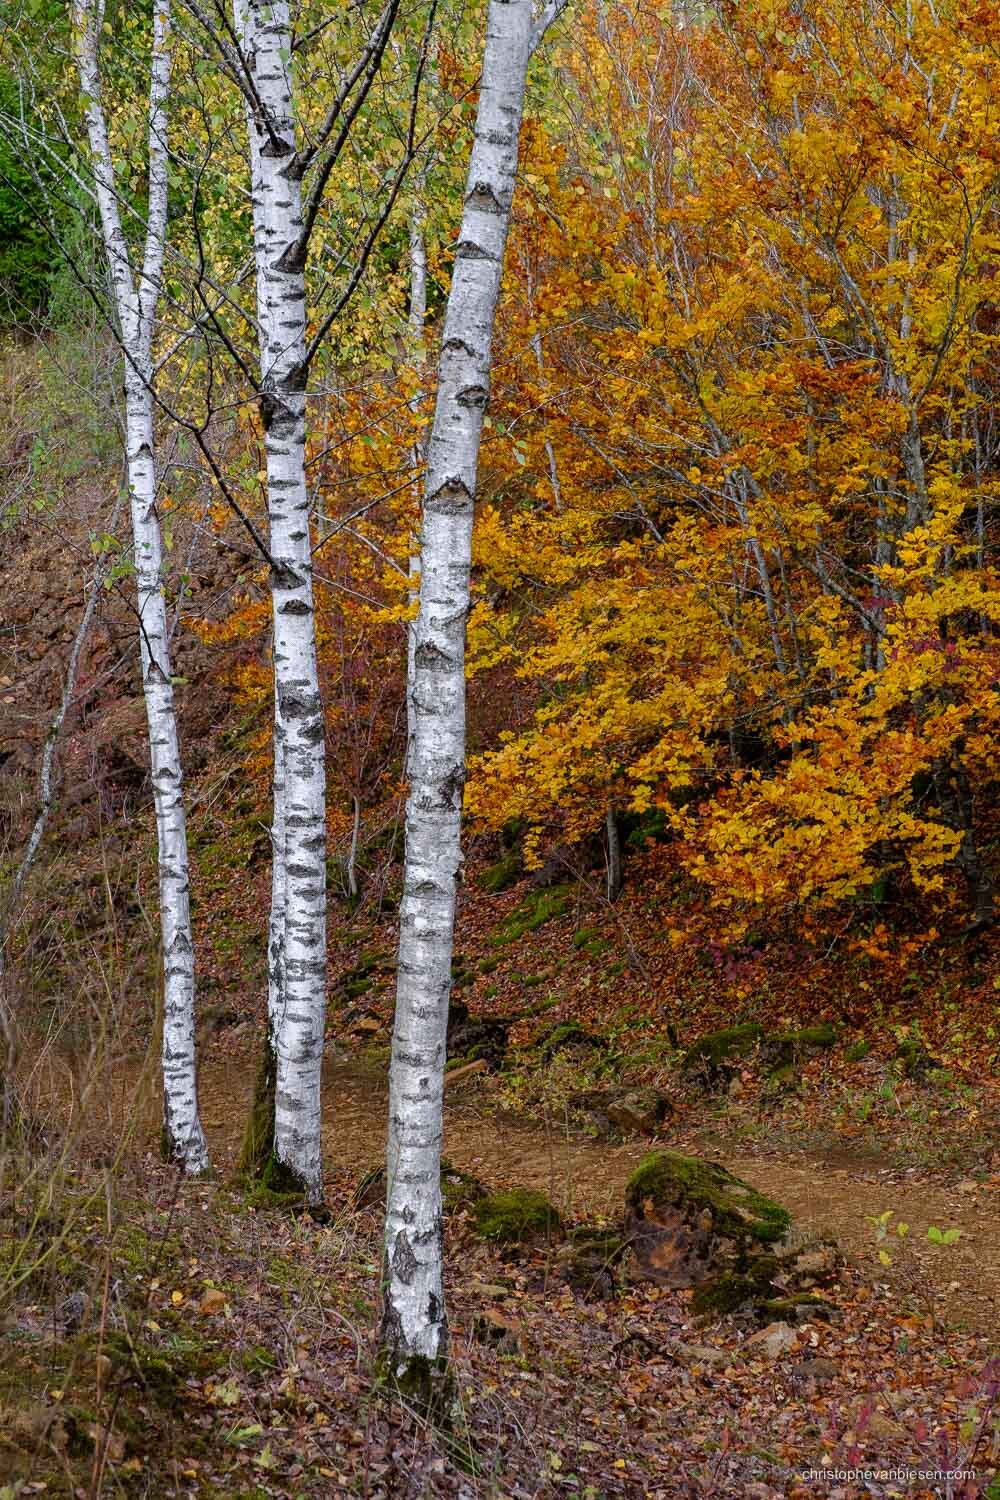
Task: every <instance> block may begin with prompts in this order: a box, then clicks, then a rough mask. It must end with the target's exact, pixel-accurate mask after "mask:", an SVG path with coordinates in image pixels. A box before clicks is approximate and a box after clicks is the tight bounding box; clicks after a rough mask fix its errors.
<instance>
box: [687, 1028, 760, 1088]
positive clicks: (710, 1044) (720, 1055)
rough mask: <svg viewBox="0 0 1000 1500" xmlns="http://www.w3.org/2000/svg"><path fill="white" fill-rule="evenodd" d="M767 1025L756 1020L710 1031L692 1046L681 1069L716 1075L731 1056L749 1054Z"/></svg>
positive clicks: (694, 1072) (692, 1072) (690, 1072)
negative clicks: (759, 1023) (764, 1025)
mask: <svg viewBox="0 0 1000 1500" xmlns="http://www.w3.org/2000/svg"><path fill="white" fill-rule="evenodd" d="M763 1036H764V1028H763V1026H759V1025H758V1024H757V1022H756V1021H747V1022H746V1023H745V1024H744V1025H742V1026H728V1027H726V1028H725V1029H724V1030H722V1031H710V1032H709V1033H708V1034H707V1036H703V1037H699V1039H698V1041H696V1042H695V1043H694V1044H693V1046H691V1047H689V1048H688V1050H687V1051H686V1052H685V1054H684V1057H683V1058H682V1060H681V1070H682V1072H684V1073H689V1074H707V1075H714V1074H715V1073H717V1072H718V1070H719V1068H720V1065H721V1064H723V1063H725V1062H727V1061H728V1060H729V1059H730V1058H738V1057H746V1056H747V1054H748V1053H750V1052H752V1051H753V1049H754V1047H756V1046H757V1044H758V1042H760V1041H761V1040H762V1039H763Z"/></svg>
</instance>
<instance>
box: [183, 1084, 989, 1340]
mask: <svg viewBox="0 0 1000 1500" xmlns="http://www.w3.org/2000/svg"><path fill="white" fill-rule="evenodd" d="M252 1076H253V1064H252V1062H251V1061H250V1060H249V1059H247V1060H246V1061H245V1062H243V1061H232V1062H225V1063H212V1062H209V1063H208V1064H207V1066H206V1067H205V1068H204V1069H203V1072H202V1083H201V1092H202V1114H203V1119H204V1122H205V1128H206V1132H207V1134H208V1136H209V1141H210V1144H211V1147H212V1151H213V1156H214V1159H215V1160H216V1162H217V1164H218V1165H219V1167H220V1168H222V1169H223V1170H226V1168H227V1167H231V1166H232V1165H233V1164H234V1162H235V1159H236V1154H237V1152H238V1149H239V1142H240V1134H241V1130H242V1124H243V1121H244V1120H245V1118H246V1110H247V1106H248V1104H249V1099H250V1083H251V1079H252ZM324 1116H325V1121H326V1141H327V1150H328V1153H329V1162H330V1171H331V1174H332V1176H333V1177H335V1178H336V1179H337V1180H343V1177H344V1176H345V1175H346V1176H348V1177H358V1176H360V1175H361V1173H362V1172H363V1171H365V1170H366V1169H367V1168H368V1167H370V1166H372V1165H374V1164H375V1163H377V1162H378V1160H379V1158H380V1155H381V1152H382V1149H383V1142H384V1140H385V1129H386V1086H385V1079H384V1074H383V1073H382V1072H381V1071H379V1070H376V1069H373V1068H370V1067H364V1066H362V1065H359V1064H354V1063H348V1062H339V1063H336V1064H332V1065H330V1067H329V1068H328V1070H327V1077H326V1085H325V1100H324ZM663 1144H665V1145H669V1146H671V1147H674V1148H676V1149H680V1150H685V1149H686V1150H694V1151H699V1150H701V1151H703V1152H704V1153H705V1154H708V1155H711V1156H712V1157H714V1158H717V1159H719V1160H721V1161H723V1162H724V1163H725V1165H726V1166H727V1167H729V1169H730V1170H731V1171H733V1172H736V1173H737V1174H738V1175H739V1176H741V1177H745V1178H746V1179H747V1181H749V1182H751V1183H753V1184H754V1185H755V1186H756V1187H759V1188H760V1189H761V1190H763V1191H765V1192H767V1193H769V1194H770V1195H771V1196H772V1197H774V1198H777V1199H778V1200H779V1201H780V1202H781V1203H783V1204H785V1205H786V1207H788V1208H789V1209H790V1210H791V1212H792V1214H793V1216H794V1217H795V1219H796V1221H797V1222H798V1223H799V1225H800V1226H801V1227H802V1228H805V1229H808V1230H815V1231H816V1232H817V1233H822V1234H827V1235H831V1236H832V1237H833V1238H835V1239H836V1240H837V1242H838V1243H839V1244H840V1245H841V1247H842V1248H843V1249H844V1250H845V1251H846V1252H847V1253H849V1254H851V1255H853V1256H856V1257H858V1258H859V1259H861V1260H863V1261H864V1262H865V1263H866V1264H868V1265H869V1266H870V1268H871V1274H872V1275H873V1277H875V1278H876V1279H879V1280H885V1281H889V1282H891V1283H893V1284H894V1285H895V1286H896V1288H897V1290H898V1291H899V1292H900V1293H901V1294H902V1295H906V1296H911V1297H915V1298H917V1300H918V1303H919V1305H920V1306H921V1307H922V1308H923V1310H924V1311H925V1312H930V1311H931V1309H932V1308H933V1310H934V1311H935V1312H936V1314H937V1315H938V1316H940V1317H944V1318H946V1319H948V1320H949V1321H953V1322H964V1323H966V1324H968V1325H969V1326H971V1327H974V1328H979V1329H983V1330H986V1331H990V1330H994V1329H996V1328H997V1327H998V1326H1000V1184H998V1183H997V1182H996V1181H995V1180H994V1181H993V1182H992V1183H990V1184H980V1183H976V1182H973V1181H971V1180H964V1181H963V1180H961V1179H957V1180H956V1181H955V1182H954V1183H951V1184H947V1183H942V1182H940V1181H938V1180H935V1181H926V1180H921V1179H919V1178H917V1177H915V1176H914V1175H913V1174H911V1173H901V1172H898V1171H888V1170H886V1171H879V1170H876V1169H874V1168H873V1167H872V1166H871V1165H870V1164H860V1163H859V1164H858V1165H857V1166H854V1167H851V1166H832V1165H830V1164H828V1163H825V1162H818V1161H812V1160H810V1159H809V1158H805V1157H802V1156H796V1157H794V1158H792V1157H788V1156H779V1155H768V1156H763V1155H754V1156H749V1155H747V1154H746V1144H745V1141H740V1142H736V1141H734V1142H733V1143H732V1144H731V1145H730V1144H729V1143H728V1142H726V1140H725V1139H724V1138H723V1139H722V1140H720V1139H719V1138H718V1136H717V1135H716V1137H715V1139H714V1140H713V1143H712V1145H711V1147H710V1148H706V1147H705V1146H704V1144H703V1143H701V1142H699V1140H698V1138H697V1136H683V1135H682V1136H679V1137H678V1136H670V1137H669V1138H666V1139H664V1141H663ZM649 1149H650V1142H648V1141H635V1142H626V1143H623V1144H618V1145H609V1144H607V1143H604V1142H598V1141H594V1140H592V1139H590V1138H587V1137H583V1136H581V1135H579V1134H577V1133H575V1132H572V1131H568V1130H567V1129H566V1128H565V1127H563V1128H560V1126H559V1124H558V1123H557V1122H555V1121H550V1122H548V1123H546V1122H544V1121H541V1122H533V1121H526V1120H524V1119H521V1118H517V1117H513V1116H511V1115H509V1114H506V1113H504V1112H503V1111H500V1110H497V1109H496V1108H495V1107H493V1106H492V1104H491V1102H490V1100H489V1097H488V1095H486V1094H485V1093H484V1092H483V1090H482V1087H481V1084H480V1083H478V1082H477V1081H475V1080H470V1081H469V1083H467V1084H462V1085H458V1086H457V1087H456V1089H455V1090H454V1093H453V1094H452V1095H451V1096H450V1097H448V1099H447V1104H446V1138H445V1151H446V1154H447V1155H448V1156H449V1158H450V1159H451V1160H452V1161H453V1162H454V1163H455V1165H456V1166H459V1167H463V1168H465V1169H466V1170H467V1171H471V1172H474V1173H475V1174H476V1175H477V1176H478V1177H481V1178H482V1179H483V1180H484V1181H485V1182H486V1183H488V1184H489V1185H491V1186H497V1187H499V1186H503V1185H512V1184H518V1185H522V1186H526V1187H537V1188H541V1189H543V1190H544V1191H545V1192H547V1193H548V1194H549V1195H550V1197H551V1198H552V1199H553V1201H554V1202H555V1203H556V1204H557V1205H558V1207H559V1208H560V1209H562V1210H564V1211H565V1212H566V1213H568V1214H571V1215H578V1216H582V1215H587V1216H598V1215H608V1216H614V1215H615V1214H618V1213H620V1212H621V1205H622V1195H623V1189H624V1186H625V1183H626V1181H627V1179H628V1177H629V1175H630V1174H631V1172H632V1171H633V1169H634V1167H635V1165H636V1164H637V1163H638V1162H639V1161H640V1160H641V1159H642V1157H643V1156H644V1155H645V1154H646V1152H647V1151H648V1150H649ZM887 1209H891V1210H892V1211H893V1214H894V1215H895V1218H896V1219H901V1220H903V1221H904V1222H906V1223H908V1224H909V1225H910V1231H909V1234H908V1236H907V1237H906V1240H905V1241H900V1240H896V1241H895V1242H894V1243H893V1244H892V1247H891V1248H892V1255H893V1265H892V1267H891V1268H890V1269H888V1270H886V1269H885V1268H884V1267H882V1266H881V1265H880V1264H879V1262H878V1259H877V1256H876V1250H875V1241H874V1230H873V1226H872V1224H871V1223H870V1222H869V1218H870V1217H871V1218H874V1217H876V1216H877V1215H879V1214H882V1213H884V1212H885V1211H886V1210H887ZM932 1224H934V1225H936V1226H937V1227H938V1228H940V1229H950V1228H957V1229H959V1230H960V1231H961V1234H960V1238H959V1240H958V1241H957V1243H956V1244H954V1245H951V1246H947V1247H941V1246H937V1245H934V1244H931V1243H930V1242H929V1241H928V1240H927V1237H926V1236H927V1229H928V1226H929V1225H932Z"/></svg>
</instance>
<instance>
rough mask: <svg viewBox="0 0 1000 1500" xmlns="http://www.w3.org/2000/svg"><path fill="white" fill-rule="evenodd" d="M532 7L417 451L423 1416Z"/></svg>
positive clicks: (392, 1160)
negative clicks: (497, 365)
mask: <svg viewBox="0 0 1000 1500" xmlns="http://www.w3.org/2000/svg"><path fill="white" fill-rule="evenodd" d="M557 10H558V7H557V6H555V5H553V6H552V7H551V12H546V13H545V14H543V16H542V18H541V20H540V21H539V22H538V23H536V22H535V20H534V17H533V15H532V6H531V0H491V3H490V7H489V14H488V18H487V25H486V46H485V52H484V56H483V70H482V82H481V85H480V94H479V107H478V111H477V116H476V130H475V139H474V143H473V147H472V157H471V161H470V163H469V174H468V179H467V182H466V191H465V201H464V208H463V214H462V225H461V230H460V233H459V239H458V244H457V246H456V249H455V268H454V273H453V276H452V283H451V291H450V293H449V297H448V308H447V313H446V316H445V325H444V333H443V337H442V343H441V354H440V361H439V368H438V392H437V402H436V406H435V412H434V421H433V425H432V428H431V434H430V439H429V442H428V447H427V474H426V480H425V488H424V508H423V522H422V528H421V554H420V568H421V572H420V608H419V613H418V616H417V621H416V628H415V632H414V635H415V646H414V650H413V662H412V672H413V679H412V687H411V691H412V713H413V733H412V740H411V745H410V756H409V779H410V795H409V799H408V802H407V807H406V856H405V867H404V879H403V899H402V903H401V906H400V934H399V969H398V976H397V988H396V1019H395V1026H394V1031H393V1043H392V1066H391V1073H390V1083H389V1140H388V1162H387V1168H388V1189H387V1201H386V1219H385V1237H384V1265H383V1288H382V1290H383V1316H382V1329H381V1344H382V1350H381V1368H382V1373H383V1375H384V1376H385V1377H386V1378H388V1380H389V1381H390V1382H391V1383H392V1384H394V1385H395V1386H397V1387H398V1388H399V1389H400V1390H401V1391H402V1392H403V1393H405V1394H406V1395H407V1396H408V1397H410V1398H411V1399H413V1400H415V1401H417V1402H419V1403H420V1404H421V1405H423V1406H425V1407H428V1408H434V1407H436V1406H438V1405H439V1403H440V1402H441V1401H446V1400H447V1391H448V1367H447V1345H448V1328H447V1316H446V1311H445V1301H444V1287H443V1267H442V1215H441V1180H440V1176H441V1171H440V1169H441V1137H442V1094H443V1082H444V1063H445V1041H446V1032H447V1024H448V1000H449V995H450V990H451V961H452V948H453V933H454V924H455V904H456V894H457V887H458V882H459V879H460V876H461V864H462V852H461V813H462V790H463V785H464V781H465V636H466V622H467V617H468V611H469V576H470V568H471V557H472V521H473V501H474V497H475V491H476V469H477V464H478V459H479V444H480V436H481V432H482V424H483V414H484V412H485V409H486V404H487V401H488V398H489V383H490V367H491V359H492V340H493V325H494V320H495V315H496V306H497V298H498V294H499V290H500V276H501V271H502V268H503V256H504V248H505V244H506V240H507V231H508V227H509V224H510V213H511V203H512V199H513V194H514V179H515V173H516V169H517V154H518V143H519V137H520V129H521V117H522V113H523V108H524V92H525V80H526V76H527V68H528V61H529V58H530V56H531V52H532V50H533V46H534V45H535V44H537V41H538V40H539V39H540V37H541V34H542V31H543V30H544V27H545V25H546V24H547V22H548V20H549V19H551V16H552V15H554V14H556V13H557Z"/></svg>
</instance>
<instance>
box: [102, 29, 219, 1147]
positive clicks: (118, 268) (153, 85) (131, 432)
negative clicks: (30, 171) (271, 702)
mask: <svg viewBox="0 0 1000 1500" xmlns="http://www.w3.org/2000/svg"><path fill="white" fill-rule="evenodd" d="M102 22H103V4H102V3H101V0H97V3H89V0H77V4H76V6H75V10H74V23H75V26H76V33H77V62H78V67H79V74H80V86H81V91H82V93H83V96H84V100H85V116H86V122H87V133H88V137H89V141H90V150H91V156H92V159H93V171H94V185H95V190H96V196H97V202H98V207H99V210H100V215H101V227H102V231H103V236H104V249H105V254H106V256H107V260H108V267H109V270H110V273H111V281H112V285H113V287H114V294H115V301H116V307H117V313H118V321H119V325H120V330H121V341H122V348H123V352H124V355H125V443H126V460H127V465H128V483H129V504H130V510H131V518H132V536H133V542H134V560H135V572H136V592H137V605H138V616H139V645H140V658H141V663H142V685H143V695H144V697H145V703H146V719H147V723H148V725H149V748H150V762H151V777H152V785H153V801H154V805H155V809H156V833H157V845H158V853H159V883H160V928H161V935H162V944H163V1131H164V1150H165V1153H166V1154H167V1155H168V1156H169V1157H170V1158H171V1159H173V1160H176V1161H178V1162H179V1163H181V1164H182V1165H183V1167H184V1168H185V1170H186V1171H187V1172H189V1173H199V1172H203V1171H205V1170H206V1169H207V1167H208V1164H209V1162H208V1150H207V1147H206V1144H205V1137H204V1134H203V1132H202V1128H201V1121H200V1118H199V1115H198V1090H197V1079H196V1062H195V1033H194V997H195V983H194V946H193V943H192V939H191V913H190V904H189V890H188V850H187V828H186V823H185V816H184V800H183V777H182V773H181V759H180V745H179V739H178V733H177V715H176V712H175V709H174V697H173V683H172V677H171V667H170V637H169V630H168V624H167V610H166V599H165V595H164V587H163V542H162V536H161V532H160V521H159V516H158V515H157V511H156V491H157V480H156V462H155V447H154V431H153V389H152V381H153V363H152V342H153V323H154V317H155V312H156V305H157V300H158V297H159V291H160V277H161V273H162V270H163V257H164V251H165V235H166V223H167V99H168V95H169V89H170V64H171V52H170V9H169V5H168V4H167V3H166V0H162V3H158V4H157V6H156V7H155V8H154V15H153V50H152V61H151V65H150V88H149V203H148V210H147V232H146V245H145V253H144V256H143V263H142V268H141V270H140V271H139V273H138V276H135V275H134V274H133V269H132V265H131V262H130V259H129V252H128V245H127V242H126V238H125V234H124V231H123V229H122V224H121V216H120V213H119V208H118V197H117V191H116V185H115V171H114V163H113V159H112V154H111V146H110V142H109V139H108V132H107V124H106V120H105V114H104V106H103V102H102V93H101V76H100V69H99V63H98V44H99V36H100V30H101V25H102Z"/></svg>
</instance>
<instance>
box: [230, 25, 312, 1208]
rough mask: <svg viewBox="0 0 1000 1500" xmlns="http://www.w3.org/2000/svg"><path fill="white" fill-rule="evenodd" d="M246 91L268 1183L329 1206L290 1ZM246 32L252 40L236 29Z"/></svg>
mask: <svg viewBox="0 0 1000 1500" xmlns="http://www.w3.org/2000/svg"><path fill="white" fill-rule="evenodd" d="M236 15H237V26H238V34H239V31H240V30H242V34H243V37H244V50H245V56H246V61H247V66H248V70H249V76H250V79H251V82H252V93H253V97H254V99H255V101H256V102H255V106H254V107H253V108H251V109H250V110H249V115H250V118H249V121H248V125H249V131H250V165H251V190H252V194H253V202H254V228H255V242H256V243H255V253H256V259H257V304H258V305H257V318H258V324H259V328H260V396H261V401H260V404H261V412H262V417H263V424H264V446H265V454H266V465H267V511H268V524H269V529H270V550H271V556H272V558H273V561H274V566H273V569H272V572H271V580H270V582H271V606H272V621H273V655H274V685H275V711H274V821H273V826H272V841H273V845H274V865H273V876H272V910H271V921H270V926H269V942H268V956H269V965H268V967H269V981H268V1013H269V1017H268V1018H269V1026H270V1029H271V1037H272V1045H273V1051H274V1086H275V1094H274V1150H273V1157H272V1161H271V1163H270V1164H269V1165H267V1166H266V1167H265V1170H264V1176H265V1179H266V1180H267V1181H268V1182H269V1183H270V1184H271V1185H274V1186H282V1187H288V1188H293V1189H295V1190H301V1191H303V1192H304V1193H305V1194H306V1196H307V1197H308V1199H309V1201H310V1202H311V1203H313V1204H318V1203H319V1202H321V1200H322V1196H323V1184H322V1163H321V1132H320V1075H321V1068H322V1061H323V1031H324V1025H325V1016H326V766H325V758H324V752H325V721H324V717H323V703H322V697H321V694H320V686H319V669H318V664H317V658H316V625H315V612H314V607H313V580H312V547H311V540H310V528H309V511H310V502H309V492H308V488H307V485H306V469H305V459H306V424H305V371H306V288H305V274H304V272H305V257H304V254H303V253H301V251H300V248H299V247H300V246H301V244H302V242H303V236H304V234H305V219H304V215H303V208H302V191H301V175H300V172H299V169H298V159H297V155H296V139H295V115H294V103H293V96H292V77H291V57H292V31H291V19H290V15H289V7H288V5H287V3H284V0H278V3H267V0H247V5H246V11H245V15H243V14H241V7H239V6H238V7H237V12H236ZM244 20H245V27H241V26H240V22H241V21H244Z"/></svg>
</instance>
